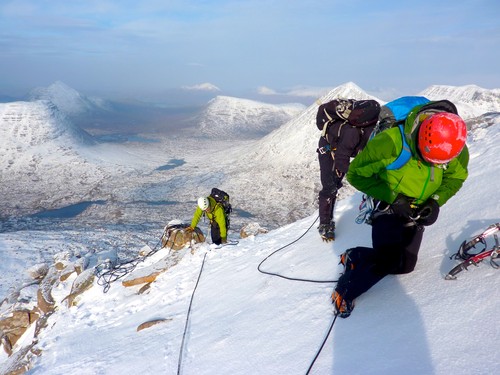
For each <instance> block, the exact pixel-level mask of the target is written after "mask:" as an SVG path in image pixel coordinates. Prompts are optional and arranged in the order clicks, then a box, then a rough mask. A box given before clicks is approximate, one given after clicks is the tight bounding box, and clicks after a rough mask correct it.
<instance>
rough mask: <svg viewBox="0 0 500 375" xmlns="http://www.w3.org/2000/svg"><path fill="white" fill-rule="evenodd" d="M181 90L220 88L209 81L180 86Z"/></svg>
mask: <svg viewBox="0 0 500 375" xmlns="http://www.w3.org/2000/svg"><path fill="white" fill-rule="evenodd" d="M182 89H183V90H192V91H221V89H220V88H218V87H217V86H215V85H213V84H211V83H208V82H206V83H200V84H198V85H194V86H182Z"/></svg>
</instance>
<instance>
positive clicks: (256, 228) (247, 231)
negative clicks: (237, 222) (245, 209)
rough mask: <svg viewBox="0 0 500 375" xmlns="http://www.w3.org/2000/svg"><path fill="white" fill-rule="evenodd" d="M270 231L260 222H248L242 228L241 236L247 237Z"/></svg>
mask: <svg viewBox="0 0 500 375" xmlns="http://www.w3.org/2000/svg"><path fill="white" fill-rule="evenodd" d="M267 232H269V231H268V230H267V229H266V228H262V227H261V226H260V225H259V223H248V224H246V225H244V226H243V227H242V228H241V229H240V237H241V238H247V237H249V236H256V235H258V234H262V233H267Z"/></svg>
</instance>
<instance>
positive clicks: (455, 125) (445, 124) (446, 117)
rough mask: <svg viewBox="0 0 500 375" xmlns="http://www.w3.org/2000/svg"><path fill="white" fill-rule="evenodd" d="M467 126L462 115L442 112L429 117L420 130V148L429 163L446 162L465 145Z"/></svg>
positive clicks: (455, 155)
mask: <svg viewBox="0 0 500 375" xmlns="http://www.w3.org/2000/svg"><path fill="white" fill-rule="evenodd" d="M466 138H467V127H466V125H465V122H464V120H462V119H461V118H460V116H458V115H455V114H453V113H448V112H441V113H436V114H434V115H432V116H429V117H427V118H426V119H425V120H424V121H423V122H422V124H421V125H420V129H419V131H418V149H419V150H420V153H421V154H422V157H423V158H424V160H426V161H428V162H429V163H435V164H444V163H448V162H449V161H450V160H451V159H453V158H455V157H457V156H458V154H460V152H461V151H462V149H463V148H464V146H465V140H466Z"/></svg>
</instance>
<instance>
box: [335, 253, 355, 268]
mask: <svg viewBox="0 0 500 375" xmlns="http://www.w3.org/2000/svg"><path fill="white" fill-rule="evenodd" d="M349 253H350V250H346V251H344V252H343V253H342V254H340V262H339V263H340V264H342V265H343V266H344V272H346V271H352V270H353V269H354V263H353V262H352V259H351V257H350V256H349Z"/></svg>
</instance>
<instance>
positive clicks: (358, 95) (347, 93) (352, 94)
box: [319, 82, 381, 103]
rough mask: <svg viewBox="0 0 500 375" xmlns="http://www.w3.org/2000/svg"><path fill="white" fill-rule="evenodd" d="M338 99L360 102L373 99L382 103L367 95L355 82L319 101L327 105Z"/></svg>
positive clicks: (346, 84)
mask: <svg viewBox="0 0 500 375" xmlns="http://www.w3.org/2000/svg"><path fill="white" fill-rule="evenodd" d="M336 98H352V99H358V100H366V99H373V100H377V101H379V102H381V100H380V99H378V98H376V97H374V96H371V95H369V94H367V93H366V92H365V91H364V90H363V89H362V88H360V87H359V86H358V85H356V84H355V83H354V82H347V83H344V84H342V85H340V86H337V87H335V88H334V89H333V90H331V91H330V92H328V93H327V94H326V95H324V96H322V97H321V98H320V99H319V102H321V103H326V102H329V101H330V100H333V99H336Z"/></svg>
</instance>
